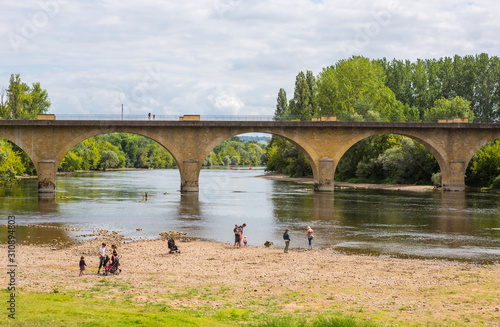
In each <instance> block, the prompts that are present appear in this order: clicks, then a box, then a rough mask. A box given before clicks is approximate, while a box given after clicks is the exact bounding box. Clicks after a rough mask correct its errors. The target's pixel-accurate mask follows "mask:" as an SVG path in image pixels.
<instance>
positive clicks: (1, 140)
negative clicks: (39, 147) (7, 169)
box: [0, 136, 37, 175]
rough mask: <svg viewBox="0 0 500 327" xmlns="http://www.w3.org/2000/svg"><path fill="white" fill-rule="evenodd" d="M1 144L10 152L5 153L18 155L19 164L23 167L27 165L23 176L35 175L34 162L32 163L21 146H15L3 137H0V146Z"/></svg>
mask: <svg viewBox="0 0 500 327" xmlns="http://www.w3.org/2000/svg"><path fill="white" fill-rule="evenodd" d="M3 143H5V144H7V147H9V148H10V150H7V151H12V152H13V153H14V154H16V155H17V154H19V156H20V158H19V159H20V160H21V164H23V165H26V164H28V166H27V167H26V166H25V168H26V169H27V170H25V171H24V173H23V174H29V175H31V174H33V173H36V169H37V167H36V165H35V161H33V159H32V158H31V156H30V154H29V153H27V152H26V150H25V148H23V147H22V146H20V145H19V144H17V143H16V142H14V141H13V140H11V139H9V138H5V137H3V136H0V145H2V144H3ZM9 144H10V145H9ZM19 150H20V151H19ZM19 152H21V153H19ZM14 160H17V159H14ZM26 160H28V161H29V162H27V161H26ZM33 169H34V171H33Z"/></svg>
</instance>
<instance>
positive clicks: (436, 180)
mask: <svg viewBox="0 0 500 327" xmlns="http://www.w3.org/2000/svg"><path fill="white" fill-rule="evenodd" d="M442 180H443V176H442V175H441V172H440V171H438V172H437V173H434V174H432V177H431V181H432V184H434V185H441V183H442Z"/></svg>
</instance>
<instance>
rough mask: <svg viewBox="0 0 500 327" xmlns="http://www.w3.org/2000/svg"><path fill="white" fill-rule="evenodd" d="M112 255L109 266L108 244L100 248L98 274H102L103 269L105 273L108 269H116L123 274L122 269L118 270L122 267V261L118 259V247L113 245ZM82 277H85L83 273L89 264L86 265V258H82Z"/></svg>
mask: <svg viewBox="0 0 500 327" xmlns="http://www.w3.org/2000/svg"><path fill="white" fill-rule="evenodd" d="M111 249H112V253H111V264H110V265H108V262H109V260H110V259H109V256H108V255H106V243H102V244H101V247H100V248H99V268H98V269H97V274H100V273H101V268H103V269H104V270H105V271H106V269H108V270H109V269H112V268H115V269H116V270H117V272H121V271H122V270H121V269H118V267H119V266H120V261H119V260H120V259H119V257H118V249H117V247H116V245H114V244H113V245H111ZM79 265H80V275H79V276H82V275H83V272H84V271H85V267H86V266H87V264H86V263H85V257H84V256H81V257H80V264H79Z"/></svg>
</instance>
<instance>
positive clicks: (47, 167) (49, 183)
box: [36, 159, 57, 198]
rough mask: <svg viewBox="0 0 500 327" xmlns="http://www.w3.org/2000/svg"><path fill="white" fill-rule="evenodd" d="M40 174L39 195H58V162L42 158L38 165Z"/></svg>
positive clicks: (38, 173)
mask: <svg viewBox="0 0 500 327" xmlns="http://www.w3.org/2000/svg"><path fill="white" fill-rule="evenodd" d="M36 171H37V175H38V196H39V197H44V198H49V197H55V196H56V172H57V167H56V162H55V161H54V160H52V159H42V160H40V161H39V162H38V166H37V167H36Z"/></svg>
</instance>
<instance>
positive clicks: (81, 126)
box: [0, 120, 500, 196]
mask: <svg viewBox="0 0 500 327" xmlns="http://www.w3.org/2000/svg"><path fill="white" fill-rule="evenodd" d="M105 133H133V134H139V135H143V136H145V137H148V138H150V139H153V140H155V141H156V142H158V143H159V144H161V145H162V146H163V147H165V148H166V149H167V150H168V151H169V152H170V153H171V154H172V156H173V157H174V159H175V160H176V161H177V164H178V166H179V170H180V177H181V186H180V188H181V191H182V192H197V191H198V179H199V174H200V169H201V166H202V163H203V160H204V159H205V158H206V157H207V155H208V154H209V153H210V151H212V150H213V149H214V148H215V147H216V146H217V145H218V144H220V143H221V142H222V141H224V140H227V139H228V138H230V137H232V136H235V135H239V134H244V133H268V134H274V135H278V136H281V137H284V138H286V139H288V140H289V141H291V142H292V143H294V144H295V145H296V146H297V147H298V148H300V149H301V150H302V151H303V152H304V154H305V155H306V156H307V158H308V159H309V162H310V164H311V166H312V170H313V174H314V179H315V190H316V191H333V184H334V182H333V180H334V174H335V168H336V166H337V164H338V162H339V160H340V159H341V158H342V156H343V155H344V153H345V152H346V151H347V150H348V149H349V148H350V147H351V146H353V145H354V144H355V143H357V142H359V141H361V140H363V139H364V138H367V137H369V136H372V135H377V134H383V133H392V134H399V135H403V136H407V137H409V138H412V139H414V140H416V141H418V142H420V143H421V144H422V145H424V146H425V147H426V148H427V149H428V150H429V151H430V152H431V153H432V154H433V155H434V157H435V158H436V159H437V162H438V163H439V166H440V168H441V173H442V184H443V189H444V190H453V191H462V190H464V189H465V181H464V179H465V170H466V168H467V165H468V163H469V161H470V160H471V158H472V156H473V155H474V154H475V153H476V152H477V151H478V150H479V149H480V148H481V147H483V146H484V145H485V144H487V143H488V142H491V141H493V140H495V139H497V138H500V124H473V123H385V122H329V121H316V122H311V121H308V122H299V121H290V122H283V121H119V120H118V121H110V120H107V121H90V120H87V121H81V120H49V121H48V120H24V121H23V120H0V137H3V138H6V139H7V140H9V141H11V142H13V143H15V144H17V145H18V146H19V147H21V148H22V149H23V150H24V151H25V152H26V153H27V155H28V156H29V157H30V158H31V160H32V161H33V163H34V165H35V167H36V170H37V173H38V189H39V194H40V195H41V196H44V195H48V196H53V195H54V194H55V188H56V172H57V168H58V167H59V164H60V162H61V160H62V159H63V158H64V156H65V155H66V154H67V153H68V151H70V150H71V148H73V147H74V146H75V145H77V144H78V143H80V142H82V141H84V140H85V139H88V138H90V137H92V136H95V135H99V134H105Z"/></svg>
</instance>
